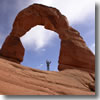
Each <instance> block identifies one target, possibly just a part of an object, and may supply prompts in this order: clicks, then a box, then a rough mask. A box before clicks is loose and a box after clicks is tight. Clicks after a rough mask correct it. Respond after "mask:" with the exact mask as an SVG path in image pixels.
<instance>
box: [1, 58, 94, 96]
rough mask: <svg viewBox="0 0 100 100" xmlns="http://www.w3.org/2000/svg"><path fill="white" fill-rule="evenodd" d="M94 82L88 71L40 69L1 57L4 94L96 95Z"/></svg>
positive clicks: (2, 91)
mask: <svg viewBox="0 0 100 100" xmlns="http://www.w3.org/2000/svg"><path fill="white" fill-rule="evenodd" d="M33 65H34V64H33ZM92 82H93V78H92V77H91V75H90V74H89V73H88V72H86V71H82V70H78V69H67V70H64V71H60V72H55V71H40V70H36V69H32V68H29V67H24V66H22V65H20V64H17V63H14V62H11V61H7V60H5V59H2V58H0V94H2V95H95V91H92V90H91V89H90V86H88V85H89V84H91V83H92ZM92 87H93V88H94V85H93V84H92Z"/></svg>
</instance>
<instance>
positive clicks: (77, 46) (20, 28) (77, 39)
mask: <svg viewBox="0 0 100 100" xmlns="http://www.w3.org/2000/svg"><path fill="white" fill-rule="evenodd" d="M36 25H43V26H44V27H45V28H46V29H49V30H52V31H55V32H56V33H57V34H58V35H59V38H60V39H61V48H60V54H59V66H58V69H59V70H60V71H61V70H65V69H70V68H76V69H81V70H85V71H88V72H94V71H95V56H94V54H93V53H92V52H91V51H90V50H89V48H88V47H87V46H86V43H85V41H84V40H83V38H82V37H81V36H80V33H79V32H78V31H77V30H75V29H73V28H72V27H71V26H69V23H68V20H67V18H66V17H65V16H64V15H62V14H61V13H60V11H59V10H57V9H56V8H52V7H48V6H44V5H40V4H33V5H31V6H29V7H27V8H25V9H23V10H22V11H21V12H19V14H18V15H17V16H16V18H15V21H14V24H13V28H12V31H11V33H10V35H9V36H8V37H7V39H6V40H5V42H4V44H3V46H2V48H1V50H0V55H1V56H3V57H7V58H8V59H13V60H17V61H16V62H19V63H20V62H21V61H22V60H23V56H24V47H23V45H22V44H21V41H20V37H21V36H23V35H24V34H26V32H27V31H29V30H30V29H31V28H32V27H35V26H36ZM9 38H11V39H9ZM12 42H13V43H12ZM15 44H16V45H15Z"/></svg>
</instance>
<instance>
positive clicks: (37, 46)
mask: <svg viewBox="0 0 100 100" xmlns="http://www.w3.org/2000/svg"><path fill="white" fill-rule="evenodd" d="M21 41H22V44H23V46H24V48H25V55H24V59H23V62H22V65H25V66H29V67H30V66H31V67H32V68H35V69H40V70H45V71H46V70H47V64H46V60H49V61H51V64H50V68H49V71H58V60H59V52H60V39H59V36H58V34H57V33H56V32H54V31H51V30H47V29H45V28H44V26H41V25H37V26H35V27H33V28H31V29H30V30H29V31H28V32H27V33H26V34H25V35H24V36H22V37H21Z"/></svg>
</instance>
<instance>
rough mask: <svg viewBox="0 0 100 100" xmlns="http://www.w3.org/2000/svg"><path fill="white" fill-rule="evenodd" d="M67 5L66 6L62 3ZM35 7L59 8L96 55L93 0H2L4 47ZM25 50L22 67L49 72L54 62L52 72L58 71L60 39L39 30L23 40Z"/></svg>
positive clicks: (1, 38) (0, 40)
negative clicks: (16, 24)
mask: <svg viewBox="0 0 100 100" xmlns="http://www.w3.org/2000/svg"><path fill="white" fill-rule="evenodd" d="M62 1H63V2H62ZM33 3H41V4H45V5H48V6H52V7H56V8H57V9H59V10H60V11H61V13H62V14H64V15H65V16H66V17H67V18H68V20H69V23H70V25H71V26H72V27H74V28H75V29H77V30H78V31H79V32H80V34H81V36H82V37H83V38H84V40H85V41H86V44H87V45H88V47H89V48H90V49H91V50H92V52H93V53H94V54H95V3H94V1H93V0H0V47H1V46H2V43H3V42H4V40H5V38H6V37H7V35H8V34H9V33H10V32H11V29H12V24H13V21H14V19H15V17H16V15H17V13H18V12H19V11H21V10H22V9H24V8H26V7H28V6H29V5H31V4H33ZM21 41H22V43H23V45H24V47H25V56H24V61H23V62H22V65H25V66H29V67H32V68H36V69H41V70H46V63H45V61H46V60H47V59H48V60H51V61H52V63H51V67H50V70H51V71H57V66H58V57H59V50H60V39H59V38H58V35H57V34H56V33H55V32H53V31H49V30H46V29H44V27H43V26H36V27H34V28H32V29H31V30H30V31H29V32H27V33H26V35H24V36H23V37H21Z"/></svg>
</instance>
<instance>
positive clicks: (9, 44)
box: [0, 35, 24, 63]
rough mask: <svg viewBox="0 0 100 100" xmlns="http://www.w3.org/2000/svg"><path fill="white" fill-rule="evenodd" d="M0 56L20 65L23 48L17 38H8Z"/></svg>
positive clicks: (0, 51)
mask: <svg viewBox="0 0 100 100" xmlns="http://www.w3.org/2000/svg"><path fill="white" fill-rule="evenodd" d="M0 55H1V56H3V57H5V58H6V59H9V60H12V61H15V62H17V63H20V62H22V61H23V56H24V47H23V45H22V43H21V41H20V38H19V37H14V36H11V35H10V36H8V37H7V38H6V40H5V42H4V44H3V46H2V48H1V50H0Z"/></svg>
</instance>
